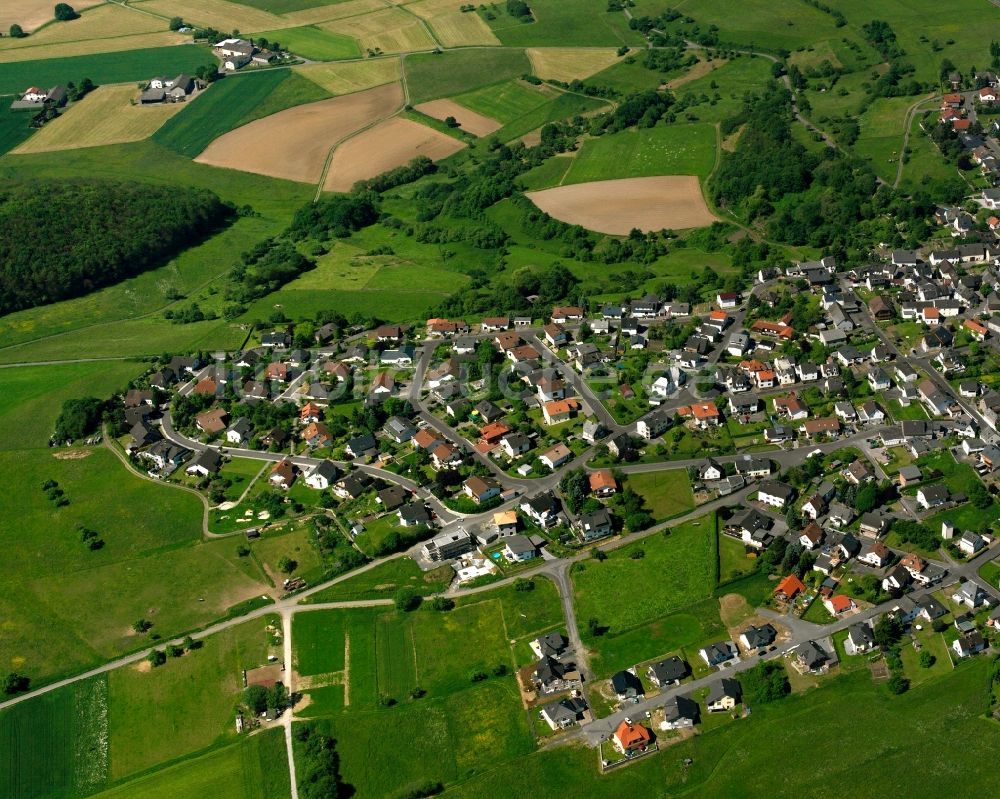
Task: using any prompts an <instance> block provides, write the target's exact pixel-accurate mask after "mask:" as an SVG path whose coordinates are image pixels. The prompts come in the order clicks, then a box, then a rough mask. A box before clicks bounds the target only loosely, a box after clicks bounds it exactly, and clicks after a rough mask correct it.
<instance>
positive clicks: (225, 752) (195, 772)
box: [95, 728, 291, 799]
mask: <svg viewBox="0 0 1000 799" xmlns="http://www.w3.org/2000/svg"><path fill="white" fill-rule="evenodd" d="M287 761H288V757H287V755H286V752H285V736H284V732H283V731H282V730H281V729H280V728H279V729H270V730H266V731H264V732H262V733H259V734H257V735H253V736H249V737H245V738H242V739H240V741H239V742H238V743H235V744H231V745H229V746H226V747H223V748H221V749H213V750H211V751H209V752H208V753H206V754H203V755H199V756H197V757H193V758H189V759H186V760H182V761H181V762H179V763H174V764H172V765H169V766H167V767H166V768H163V769H161V770H158V771H153V772H151V773H148V774H143V775H142V776H139V777H136V778H135V779H133V780H131V781H129V782H125V783H123V784H121V785H118V786H116V787H114V788H111V789H109V790H107V791H104V792H102V793H100V794H96V795H95V799H132V797H136V796H142V797H143V799H173V797H177V796H211V797H213V799H288V797H289V796H291V787H290V784H289V777H288V769H287V768H286V767H285V766H286V763H287Z"/></svg>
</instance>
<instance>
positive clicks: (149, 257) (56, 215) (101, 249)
mask: <svg viewBox="0 0 1000 799" xmlns="http://www.w3.org/2000/svg"><path fill="white" fill-rule="evenodd" d="M233 216H234V212H233V210H232V208H230V207H229V206H227V205H225V204H224V203H223V202H222V201H221V200H220V199H219V198H218V197H216V196H215V195H214V194H213V193H212V192H210V191H206V190H202V189H185V188H180V187H176V186H171V187H165V186H152V185H149V184H143V183H135V184H132V183H118V182H113V181H103V180H77V181H33V182H32V183H30V184H16V185H13V186H5V187H3V188H0V314H5V313H10V312H12V311H17V310H21V309H23V308H30V307H32V306H35V305H44V304H46V303H50V302H55V301H56V300H64V299H68V298H70V297H78V296H80V295H82V294H87V293H88V292H90V291H93V290H94V289H98V288H101V287H103V286H107V285H110V284H112V283H116V282H118V281H120V280H122V279H124V278H127V277H131V276H133V275H137V274H139V273H141V272H144V271H146V270H147V269H152V268H154V267H157V266H160V265H162V264H163V263H165V262H166V261H167V260H169V259H170V258H172V257H173V256H175V255H176V254H178V253H179V252H181V251H182V250H184V249H185V248H187V247H189V246H191V245H192V244H196V243H198V242H200V241H201V240H203V239H204V238H205V237H206V236H208V235H210V234H211V233H213V232H215V231H216V230H218V229H219V228H220V227H222V226H224V225H225V224H227V223H228V222H229V221H230V219H231V218H232V217H233Z"/></svg>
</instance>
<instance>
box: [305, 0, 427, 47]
mask: <svg viewBox="0 0 1000 799" xmlns="http://www.w3.org/2000/svg"><path fill="white" fill-rule="evenodd" d="M319 27H321V28H325V29H326V30H330V31H333V32H334V33H342V34H344V35H345V36H353V37H354V38H355V39H357V40H358V44H359V45H361V49H362V50H376V49H377V50H381V51H382V52H383V53H403V52H408V51H411V50H433V49H434V48H435V47H436V46H437V44H436V42H435V41H434V40H433V39H432V38H431V36H430V34H429V33H427V30H426V29H425V28H424V26H423V24H422V23H421V22H420V20H419V19H417V18H416V17H414V16H413V15H412V14H407V13H406V12H405V11H400V10H399V9H398V8H386V9H383V10H382V11H375V12H373V13H371V14H364V15H362V16H358V17H349V18H347V19H338V20H334V21H333V22H323V23H321V24H320V25H319Z"/></svg>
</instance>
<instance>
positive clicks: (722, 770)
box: [449, 658, 1000, 799]
mask: <svg viewBox="0 0 1000 799" xmlns="http://www.w3.org/2000/svg"><path fill="white" fill-rule="evenodd" d="M989 669H990V664H989V661H988V659H986V658H979V659H977V660H975V661H974V662H972V663H969V664H968V665H966V666H963V667H962V668H960V669H958V670H957V671H955V672H953V673H952V674H951V675H949V676H948V677H945V678H942V679H937V680H933V681H928V682H926V683H924V684H923V685H920V686H919V687H917V688H915V689H913V690H911V691H909V692H908V693H907V694H905V695H903V696H901V697H893V696H891V695H890V694H889V692H888V691H887V690H886V689H885V688H884V687H883V686H880V685H873V684H872V681H871V678H870V677H869V674H868V671H867V670H866V669H864V670H859V671H857V672H854V673H853V674H850V675H845V676H842V677H837V678H835V679H833V680H831V681H828V682H827V683H826V684H825V685H823V686H822V687H820V688H819V689H818V690H813V691H809V692H806V693H804V694H798V695H795V696H793V697H790V698H787V699H783V700H781V701H779V702H776V703H774V704H770V705H759V706H756V707H754V709H753V715H752V716H751V717H750V718H749V719H745V720H742V721H740V722H739V723H736V724H726V725H723V726H720V727H717V728H715V729H713V730H711V731H709V732H706V733H703V734H701V735H698V736H697V737H695V738H693V739H691V740H689V741H685V742H683V743H680V744H676V745H675V746H672V747H671V748H670V750H669V752H668V753H662V752H661V753H660V754H659V755H657V756H655V757H649V758H645V759H643V760H641V761H639V762H638V763H635V764H633V765H632V766H629V767H628V768H624V769H618V770H615V771H613V772H611V773H610V774H607V775H604V776H601V777H599V776H598V775H597V773H596V766H595V764H594V756H593V751H592V750H590V749H586V748H583V747H555V748H551V749H549V750H548V751H543V752H538V753H536V754H533V755H530V756H528V757H523V758H520V759H519V760H517V761H515V762H513V763H511V764H510V765H509V766H508V767H507V768H506V769H505V770H504V775H505V777H504V780H503V781H502V782H498V781H497V780H496V776H495V774H493V773H487V774H483V775H480V776H478V777H477V778H475V779H473V780H469V781H467V782H465V783H463V784H462V785H461V786H458V787H456V788H454V789H452V790H451V791H450V792H449V795H450V796H456V797H463V798H464V797H469V798H470V799H471V797H475V798H476V799H507V797H514V796H523V795H526V794H528V793H530V795H532V796H535V797H541V799H548V797H553V799H554V798H555V797H562V796H566V795H580V796H584V795H585V796H588V797H594V799H603V798H604V797H609V798H610V797H620V796H623V795H627V794H630V793H633V792H635V791H636V790H639V789H640V787H641V786H644V785H652V784H655V785H658V786H660V789H661V790H662V791H663V792H664V793H665V794H666V795H675V794H682V793H686V794H690V795H697V796H704V797H723V796H770V797H775V799H793V798H796V799H801V797H803V796H815V795H817V794H816V792H815V790H816V785H817V780H819V781H821V782H822V783H823V784H825V785H835V784H842V783H843V782H845V781H847V780H850V779H852V775H854V774H856V773H857V772H858V770H859V769H863V770H865V773H866V777H865V785H864V787H863V789H862V788H859V789H858V792H859V793H861V794H863V795H865V796H877V795H880V794H882V793H884V792H895V791H903V792H905V793H906V795H907V796H913V797H919V798H920V799H932V797H937V796H942V795H946V794H949V793H950V792H952V791H953V790H956V788H955V783H956V782H958V783H959V785H960V787H958V788H957V790H960V791H967V792H970V793H979V792H985V793H992V792H993V791H995V790H1000V776H997V775H996V774H994V773H993V771H992V770H990V769H983V768H982V766H981V764H982V763H983V762H984V760H986V759H988V758H989V757H990V756H991V752H992V750H993V748H994V747H995V746H996V744H997V743H998V741H1000V731H998V729H997V727H996V726H995V724H993V723H992V722H990V721H989V720H987V719H984V718H983V711H984V709H985V701H984V700H985V697H986V694H987V687H988V676H987V675H988V672H989ZM860 716H863V717H864V718H865V719H866V721H865V724H866V728H867V729H871V730H877V734H873V735H870V736H868V737H867V738H866V743H865V745H864V746H861V745H858V744H857V740H856V736H857V729H858V727H857V724H858V722H857V719H858V718H859V717H860ZM928 718H934V719H935V723H934V724H931V725H927V726H925V727H924V728H923V729H924V732H923V734H921V735H920V736H914V735H913V728H914V725H920V724H922V723H925V722H926V720H927V719H928ZM817 729H821V730H823V731H824V733H825V736H824V737H825V739H826V740H839V741H844V743H843V745H842V746H838V747H837V749H838V754H837V756H836V757H830V758H824V759H820V760H817V758H816V757H815V750H814V747H815V737H814V736H815V731H816V730H817ZM956 738H961V739H962V740H963V741H966V742H967V743H966V745H963V746H958V747H957V746H954V745H953V743H954V741H955V739H956ZM852 740H853V741H854V743H853V744H848V743H847V742H848V741H852ZM688 757H690V758H691V762H690V764H689V765H688V766H685V765H684V763H685V758H688ZM775 758H780V762H781V763H782V767H781V777H780V779H776V778H775V774H774V767H773V763H774V762H775ZM871 758H875V759H876V760H877V762H878V763H879V764H880V767H879V768H878V769H876V770H871V769H870V768H869V765H868V764H870V763H871V762H872V760H871ZM927 758H931V759H938V760H940V761H941V762H944V763H946V764H947V768H946V769H942V770H934V771H930V772H928V771H924V770H921V769H913V768H911V767H910V766H911V765H912V763H914V762H920V761H922V760H925V759H927ZM768 764H771V765H770V766H769V765H768ZM956 775H958V776H957V777H956Z"/></svg>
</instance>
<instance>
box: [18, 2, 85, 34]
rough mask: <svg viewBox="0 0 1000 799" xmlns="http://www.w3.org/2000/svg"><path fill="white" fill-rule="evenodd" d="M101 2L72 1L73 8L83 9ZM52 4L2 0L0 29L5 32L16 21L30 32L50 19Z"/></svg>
mask: <svg viewBox="0 0 1000 799" xmlns="http://www.w3.org/2000/svg"><path fill="white" fill-rule="evenodd" d="M102 2H103V0H78V2H76V3H73V8H75V9H76V10H77V11H83V10H84V9H85V8H90V7H91V6H96V5H100V4H101V3H102ZM54 5H55V3H53V2H52V0H4V1H3V3H0V31H3V32H4V33H6V32H7V31H8V30H9V29H10V26H11V25H13V24H15V23H16V24H18V25H20V26H21V27H22V28H23V29H24V30H26V31H28V32H29V33H30V32H31V31H33V30H34V29H35V28H37V27H38V26H39V25H44V24H45V23H46V22H48V21H49V20H50V19H52V8H53V6H54Z"/></svg>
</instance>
